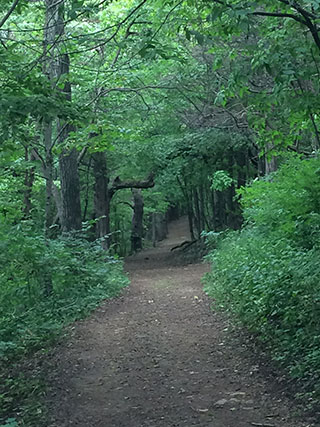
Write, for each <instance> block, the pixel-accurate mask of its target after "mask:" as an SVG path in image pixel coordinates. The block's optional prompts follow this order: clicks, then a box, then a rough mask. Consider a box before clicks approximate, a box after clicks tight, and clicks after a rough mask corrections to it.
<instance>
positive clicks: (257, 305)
mask: <svg viewBox="0 0 320 427" xmlns="http://www.w3.org/2000/svg"><path fill="white" fill-rule="evenodd" d="M319 166H320V159H319V158H318V157H317V158H314V159H309V160H299V159H292V160H290V161H289V162H288V163H286V164H285V165H284V166H283V167H282V168H281V169H280V170H279V172H278V173H275V174H274V175H273V176H272V178H271V179H268V180H266V179H265V180H260V181H256V182H253V183H252V185H251V186H249V187H246V188H244V189H242V190H241V194H242V205H243V206H244V215H245V217H246V218H247V221H248V223H247V225H246V226H245V227H244V228H243V229H242V231H240V232H230V233H229V234H228V235H227V236H226V237H225V238H224V239H223V241H222V242H220V243H218V249H217V250H213V251H211V253H210V255H209V257H208V259H209V260H210V261H211V262H212V272H211V273H209V274H208V275H207V276H206V287H205V289H206V292H207V293H208V294H209V295H210V296H211V297H213V298H215V299H216V301H217V303H218V304H219V305H220V306H221V307H223V308H224V309H228V310H231V311H232V312H233V313H235V314H236V315H237V316H238V317H239V318H240V320H241V321H242V322H243V323H244V324H245V325H246V326H247V328H248V329H249V330H250V331H251V332H253V333H254V334H256V335H257V337H258V338H259V339H260V340H261V341H262V342H263V343H264V345H265V346H267V347H268V348H269V350H270V351H271V353H272V355H273V357H274V358H275V359H276V360H278V361H279V362H280V363H281V364H283V366H284V367H285V368H288V370H289V371H290V373H291V375H292V376H294V377H295V378H297V379H299V380H301V382H302V384H303V385H304V386H305V388H306V390H309V391H310V390H311V391H312V396H313V397H314V398H317V399H319V398H320V388H319V379H320V334H319V318H320V309H319V307H320V306H319V302H320V286H319V279H320V266H319V262H318V260H319V256H320V246H319V243H320V238H319V226H320V206H319V191H320V175H319ZM306 231H307V232H306Z"/></svg>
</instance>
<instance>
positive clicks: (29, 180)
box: [23, 147, 35, 219]
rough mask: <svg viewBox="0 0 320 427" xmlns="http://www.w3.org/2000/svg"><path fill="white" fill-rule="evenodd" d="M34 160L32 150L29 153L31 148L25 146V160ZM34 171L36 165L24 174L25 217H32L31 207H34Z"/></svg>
mask: <svg viewBox="0 0 320 427" xmlns="http://www.w3.org/2000/svg"><path fill="white" fill-rule="evenodd" d="M32 160H34V156H33V154H32V152H31V153H30V154H29V148H28V147H25V161H26V162H29V161H32ZM34 173H35V169H34V167H31V168H27V170H26V171H25V176H24V198H23V216H24V218H25V219H28V218H30V215H31V209H32V203H31V196H32V187H33V182H34Z"/></svg>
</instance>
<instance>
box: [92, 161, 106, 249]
mask: <svg viewBox="0 0 320 427" xmlns="http://www.w3.org/2000/svg"><path fill="white" fill-rule="evenodd" d="M92 158H93V175H94V179H95V184H94V214H95V218H96V219H97V222H96V226H95V228H96V237H97V238H98V239H101V238H104V239H105V240H104V241H103V243H102V246H103V247H104V248H105V249H107V248H108V245H109V240H110V200H109V191H108V183H109V179H108V170H107V159H106V154H105V153H94V154H93V156H92Z"/></svg>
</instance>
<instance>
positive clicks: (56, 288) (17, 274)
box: [0, 223, 128, 427]
mask: <svg viewBox="0 0 320 427" xmlns="http://www.w3.org/2000/svg"><path fill="white" fill-rule="evenodd" d="M0 234H1V236H0V241H1V243H0V264H1V265H2V269H1V271H0V331H1V332H0V334H1V335H0V377H1V382H0V408H1V411H0V426H7V425H8V426H9V425H10V426H12V427H13V426H15V425H23V426H29V425H30V426H31V425H39V426H40V425H42V424H41V420H42V419H43V409H42V408H41V405H40V403H39V401H38V398H39V397H40V396H41V394H42V393H43V385H42V380H41V377H40V376H39V377H38V378H30V377H28V375H24V374H23V373H17V372H14V371H15V369H14V366H16V367H19V366H20V365H21V361H22V360H24V359H25V358H26V357H28V356H29V355H30V354H33V353H34V352H35V351H45V349H46V348H48V347H49V346H50V345H51V344H52V343H53V342H54V341H55V340H56V338H57V337H59V336H60V334H61V332H62V331H63V328H64V327H65V326H66V325H67V324H69V323H71V322H73V321H75V320H77V319H79V318H82V317H84V316H85V315H87V314H88V313H89V312H90V311H92V310H93V309H94V308H95V307H96V306H97V305H98V304H99V302H100V301H102V300H104V299H107V298H111V297H113V296H115V295H117V294H118V293H119V292H120V290H121V289H122V288H123V287H124V286H126V285H127V283H128V279H127V278H126V277H125V275H124V274H123V270H122V262H121V261H119V260H117V259H115V258H114V257H112V256H110V255H109V254H108V252H106V251H104V250H103V249H102V248H101V245H100V244H99V242H95V243H90V242H88V241H87V240H85V239H83V238H81V237H79V236H76V235H75V236H70V235H69V236H65V237H60V238H58V239H56V240H50V241H48V242H45V241H44V238H43V237H42V236H41V235H38V234H37V233H35V232H34V231H32V229H31V227H28V224H27V223H26V224H24V225H23V227H21V226H19V227H16V228H14V227H8V228H7V229H5V228H4V227H3V228H1V230H0ZM48 282H49V283H50V286H52V292H51V293H50V295H47V292H46V291H47V286H48ZM8 373H9V374H8Z"/></svg>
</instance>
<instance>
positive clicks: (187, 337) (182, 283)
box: [48, 220, 313, 427]
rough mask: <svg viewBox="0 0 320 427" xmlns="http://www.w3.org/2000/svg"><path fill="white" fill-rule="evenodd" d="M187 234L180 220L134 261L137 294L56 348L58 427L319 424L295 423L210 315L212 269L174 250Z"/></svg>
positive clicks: (285, 402) (128, 294)
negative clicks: (206, 289) (207, 290)
mask: <svg viewBox="0 0 320 427" xmlns="http://www.w3.org/2000/svg"><path fill="white" fill-rule="evenodd" d="M186 230H187V224H186V221H184V220H179V221H176V222H173V223H171V226H170V232H169V238H168V239H166V240H165V241H163V242H162V243H161V244H160V245H159V247H157V248H153V249H150V250H148V251H144V252H142V253H140V254H138V255H136V256H133V257H130V258H128V259H127V261H126V270H127V271H128V273H129V275H130V278H131V286H130V287H129V288H128V289H127V290H126V291H125V292H124V294H123V295H122V297H120V298H118V299H114V300H112V301H107V302H105V303H104V304H102V306H101V307H100V308H99V309H98V310H96V311H95V312H94V314H93V315H92V316H91V317H90V318H89V319H87V320H85V321H82V322H78V323H76V324H75V325H74V328H73V329H72V334H71V335H72V336H71V339H70V340H69V341H67V342H65V343H61V345H60V346H59V347H58V348H57V350H56V351H55V353H54V355H53V356H52V359H51V361H50V364H51V369H50V375H49V377H48V381H49V383H50V384H51V391H50V392H49V395H48V405H49V408H50V419H51V423H50V426H51V427H64V426H82V427H94V426H99V427H180V426H181V427H182V426H187V427H191V426H203V427H248V426H265V427H268V426H269V427H273V426H274V427H307V426H311V425H313V424H311V423H310V422H308V421H303V420H298V419H296V418H295V408H294V406H292V403H291V402H290V400H289V399H287V398H286V397H284V396H283V394H281V391H280V389H279V387H280V386H279V384H278V383H277V382H276V381H275V380H274V379H272V377H269V376H266V374H265V373H264V371H262V370H260V367H259V363H258V362H254V361H253V357H252V355H250V354H249V352H248V349H247V347H246V345H245V343H243V344H241V342H242V341H241V339H237V338H236V337H234V334H230V332H229V331H228V328H229V324H228V320H227V319H225V318H224V317H223V316H222V315H221V314H218V313H216V312H213V311H212V310H211V309H210V302H209V301H208V300H207V298H206V296H205V295H204V293H203V292H202V284H201V282H200V279H201V276H202V275H203V274H204V273H205V272H206V271H208V269H209V266H208V265H205V264H202V263H198V264H189V265H181V262H180V264H179V263H178V261H177V260H178V258H177V257H176V255H175V251H173V252H171V251H170V248H172V247H173V246H176V245H177V244H179V243H181V242H183V241H184V240H187V239H189V236H188V233H187V231H186ZM180 261H181V260H180Z"/></svg>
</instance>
